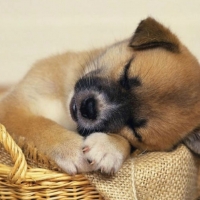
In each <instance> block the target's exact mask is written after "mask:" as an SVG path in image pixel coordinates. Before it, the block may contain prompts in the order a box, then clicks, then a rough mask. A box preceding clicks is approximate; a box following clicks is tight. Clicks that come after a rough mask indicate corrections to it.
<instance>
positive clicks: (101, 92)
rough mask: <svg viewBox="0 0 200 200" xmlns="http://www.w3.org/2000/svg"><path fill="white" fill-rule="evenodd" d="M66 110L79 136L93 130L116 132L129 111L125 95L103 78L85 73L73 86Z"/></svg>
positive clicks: (122, 124)
mask: <svg viewBox="0 0 200 200" xmlns="http://www.w3.org/2000/svg"><path fill="white" fill-rule="evenodd" d="M70 111H71V116H72V118H73V119H74V121H76V122H77V129H78V132H79V133H80V134H81V135H83V136H87V135H89V134H91V133H93V132H117V131H119V130H120V129H121V128H122V127H123V126H124V125H125V124H126V123H127V120H128V119H129V116H130V113H131V111H130V98H129V94H128V93H126V92H125V91H123V90H122V89H121V88H120V86H119V85H118V84H117V83H114V82H112V81H109V80H107V79H105V78H100V77H94V76H92V77H91V76H85V77H83V78H81V79H80V80H79V81H78V82H77V83H76V85H75V93H74V96H73V98H72V100H71V103H70Z"/></svg>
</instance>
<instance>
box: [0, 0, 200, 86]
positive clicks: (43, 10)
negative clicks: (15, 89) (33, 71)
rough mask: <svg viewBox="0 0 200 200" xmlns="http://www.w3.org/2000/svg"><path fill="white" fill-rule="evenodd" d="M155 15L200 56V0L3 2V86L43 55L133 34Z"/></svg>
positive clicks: (0, 36)
mask: <svg viewBox="0 0 200 200" xmlns="http://www.w3.org/2000/svg"><path fill="white" fill-rule="evenodd" d="M147 16H152V17H154V18H155V19H157V20H159V21H160V22H162V23H164V24H165V25H166V26H167V27H169V28H170V29H171V30H172V31H173V32H174V33H176V34H177V35H178V36H179V37H180V39H181V40H182V42H183V43H184V44H186V45H187V46H188V47H189V49H190V50H191V51H192V53H194V54H195V55H196V56H197V58H198V60H200V51H199V47H200V0H191V1H188V0H163V1H162V0H32V1H31V0H17V1H16V0H5V1H3V0H0V84H6V83H13V82H17V81H18V80H20V79H21V78H22V77H23V76H24V74H25V73H26V72H27V71H28V69H29V68H30V67H31V65H32V64H33V63H34V62H35V61H36V60H38V59H41V58H43V57H46V56H49V55H52V54H58V53H62V52H64V51H67V50H74V51H79V50H85V49H89V48H93V47H100V46H104V45H107V44H110V43H112V42H115V41H117V40H121V39H124V38H126V37H130V36H131V35H132V33H133V32H134V30H135V28H136V26H137V25H138V23H139V22H140V21H141V20H142V19H144V18H146V17H147Z"/></svg>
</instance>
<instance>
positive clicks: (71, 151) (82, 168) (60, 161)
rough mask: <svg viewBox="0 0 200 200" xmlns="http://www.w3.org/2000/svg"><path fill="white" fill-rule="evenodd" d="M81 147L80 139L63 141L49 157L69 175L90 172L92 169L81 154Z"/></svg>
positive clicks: (54, 148)
mask: <svg viewBox="0 0 200 200" xmlns="http://www.w3.org/2000/svg"><path fill="white" fill-rule="evenodd" d="M82 145H83V140H82V138H80V137H77V138H71V139H70V140H67V141H65V140H63V142H62V143H58V144H57V145H56V146H54V147H53V149H52V151H51V153H50V157H51V158H52V159H53V160H54V161H55V162H56V164H57V165H58V166H59V167H60V168H61V169H62V170H63V171H65V172H66V173H68V174H69V175H75V174H78V173H84V172H90V171H92V170H93V169H92V168H91V166H90V164H89V163H88V161H87V159H86V158H85V156H84V154H83V151H82Z"/></svg>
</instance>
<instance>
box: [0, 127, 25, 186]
mask: <svg viewBox="0 0 200 200" xmlns="http://www.w3.org/2000/svg"><path fill="white" fill-rule="evenodd" d="M0 142H1V143H2V145H3V146H4V148H5V150H6V151H7V152H8V153H9V154H10V156H11V158H12V160H13V162H14V166H13V167H12V169H11V171H10V173H9V174H8V179H9V180H10V181H11V182H12V183H17V184H19V183H21V182H22V181H23V179H24V178H25V175H26V171H27V162H26V159H25V156H24V154H23V152H22V150H21V149H20V148H19V146H18V145H17V144H16V143H15V141H14V140H13V139H12V137H11V136H10V135H9V133H8V132H7V131H6V128H5V127H4V126H3V125H2V124H0Z"/></svg>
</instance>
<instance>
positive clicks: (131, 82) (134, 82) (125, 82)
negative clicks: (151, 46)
mask: <svg viewBox="0 0 200 200" xmlns="http://www.w3.org/2000/svg"><path fill="white" fill-rule="evenodd" d="M132 61H133V58H132V59H131V60H130V61H129V62H128V63H127V64H126V65H125V67H124V72H123V75H122V76H121V78H120V80H119V83H120V85H121V86H122V87H123V88H124V89H125V90H130V89H131V88H132V87H138V86H141V81H140V80H139V78H138V77H134V78H129V77H128V70H129V68H130V66H131V62H132Z"/></svg>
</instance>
